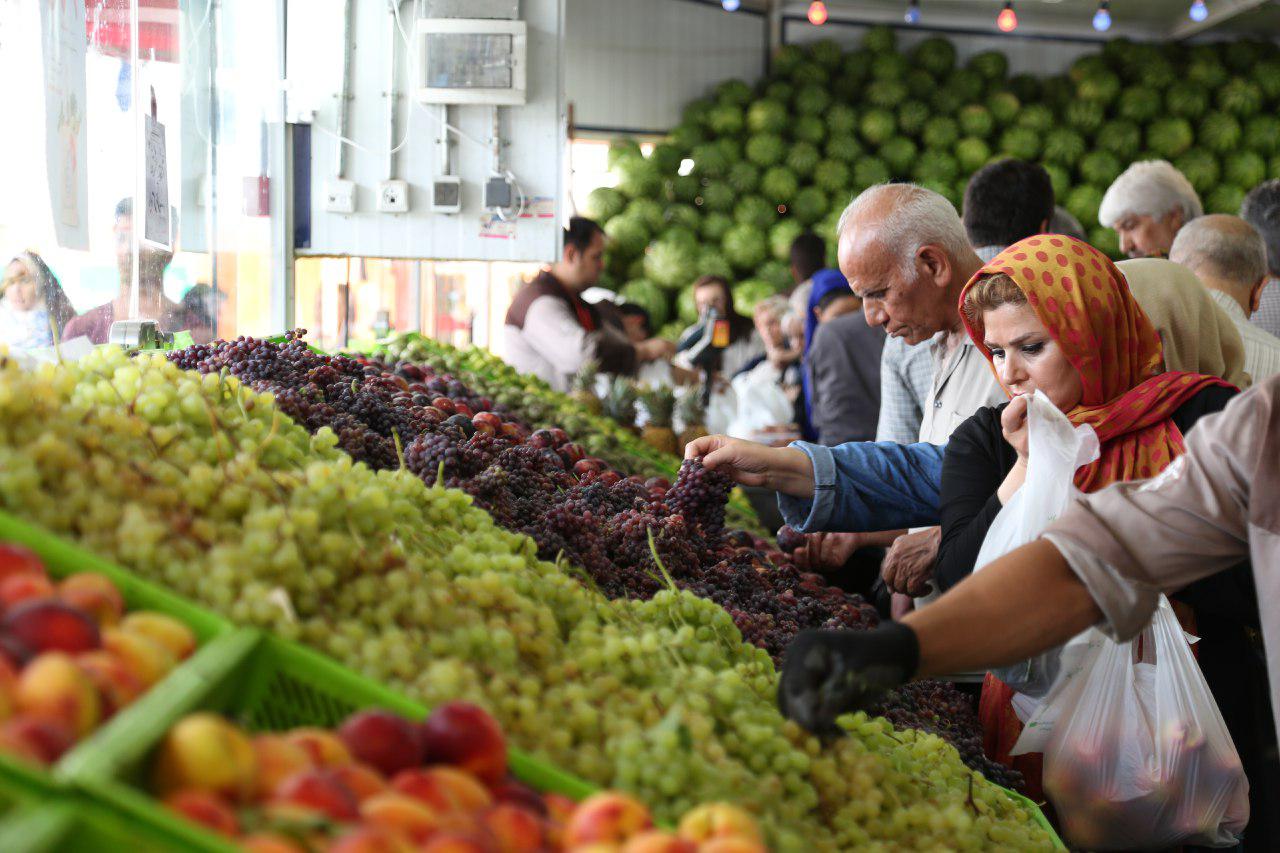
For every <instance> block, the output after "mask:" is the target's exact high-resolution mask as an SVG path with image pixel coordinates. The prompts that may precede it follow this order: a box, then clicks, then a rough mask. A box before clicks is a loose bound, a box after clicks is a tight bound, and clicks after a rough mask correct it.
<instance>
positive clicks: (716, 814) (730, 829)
mask: <svg viewBox="0 0 1280 853" xmlns="http://www.w3.org/2000/svg"><path fill="white" fill-rule="evenodd" d="M677 831H678V832H679V834H680V837H681V838H687V839H689V840H690V841H698V842H702V841H710V840H711V839H713V838H742V839H745V840H747V841H754V842H756V843H763V842H764V835H763V834H761V832H760V825H759V824H758V823H756V819H755V818H753V817H752V816H751V815H750V814H748V813H747V812H746V811H744V810H743V809H741V808H739V807H738V806H735V805H731V804H730V803H705V804H703V805H701V806H698V807H697V808H694V809H690V810H689V811H688V812H686V813H685V816H684V817H682V818H680V826H679V827H677Z"/></svg>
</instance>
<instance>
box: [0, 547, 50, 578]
mask: <svg viewBox="0 0 1280 853" xmlns="http://www.w3.org/2000/svg"><path fill="white" fill-rule="evenodd" d="M44 573H45V571H44V563H43V562H41V560H40V558H39V557H37V556H36V555H35V552H34V551H32V550H31V549H30V548H24V547H22V546H21V545H14V544H12V543H10V542H4V543H0V580H3V579H4V578H7V577H10V576H12V575H18V574H36V575H43V574H44Z"/></svg>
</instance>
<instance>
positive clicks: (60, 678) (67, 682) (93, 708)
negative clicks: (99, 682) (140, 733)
mask: <svg viewBox="0 0 1280 853" xmlns="http://www.w3.org/2000/svg"><path fill="white" fill-rule="evenodd" d="M16 699H17V706H18V709H19V710H20V711H22V712H23V713H25V714H30V715H32V716H33V717H43V718H46V719H51V720H57V721H58V722H60V723H64V724H65V725H66V726H67V727H68V728H69V729H70V730H71V732H72V733H73V734H74V735H75V736H76V737H83V736H85V735H86V734H88V733H89V732H91V731H93V729H94V727H95V726H97V725H98V723H99V722H100V721H101V720H102V700H101V699H99V698H98V691H97V689H96V688H95V687H94V686H93V682H92V681H90V680H89V677H88V676H87V675H85V674H84V672H83V671H82V670H81V669H80V667H78V666H76V662H75V661H74V660H72V658H71V656H70V655H65V654H63V653H62V652H46V653H45V654H42V655H40V657H38V658H36V659H35V660H33V661H32V662H31V663H29V664H27V666H26V668H25V669H23V670H22V674H21V675H19V676H18V688H17V693H16Z"/></svg>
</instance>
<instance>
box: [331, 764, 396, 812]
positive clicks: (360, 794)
mask: <svg viewBox="0 0 1280 853" xmlns="http://www.w3.org/2000/svg"><path fill="white" fill-rule="evenodd" d="M330 769H331V770H333V772H334V773H335V774H336V775H337V777H338V778H339V779H340V780H342V784H344V785H346V786H347V787H348V788H350V789H351V793H353V794H355V795H356V801H357V802H361V803H363V802H364V801H365V800H367V799H369V798H370V797H372V796H374V795H375V794H381V793H383V792H384V791H389V790H391V789H390V786H389V785H388V784H387V780H386V777H384V776H383V775H382V774H380V773H379V772H378V771H376V770H374V769H373V768H372V767H370V766H369V765H367V764H360V763H359V762H356V763H355V764H340V765H338V766H337V767H332V768H330Z"/></svg>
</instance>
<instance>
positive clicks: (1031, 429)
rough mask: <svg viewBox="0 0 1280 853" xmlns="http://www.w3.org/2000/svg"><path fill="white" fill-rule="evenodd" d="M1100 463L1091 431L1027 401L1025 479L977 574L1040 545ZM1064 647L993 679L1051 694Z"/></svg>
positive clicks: (1035, 399)
mask: <svg viewBox="0 0 1280 853" xmlns="http://www.w3.org/2000/svg"><path fill="white" fill-rule="evenodd" d="M1097 458H1098V436H1097V434H1096V433H1094V431H1093V428H1092V427H1090V426H1078V427H1077V426H1074V425H1072V423H1071V421H1069V420H1068V419H1067V416H1066V415H1064V414H1062V412H1060V411H1058V409H1057V408H1056V407H1055V406H1054V405H1053V403H1052V402H1050V400H1049V398H1048V397H1046V396H1045V395H1044V393H1042V392H1040V391H1037V392H1035V394H1033V395H1032V396H1031V397H1029V398H1028V400H1027V476H1026V479H1025V480H1024V481H1023V483H1022V488H1020V489H1018V491H1017V492H1015V493H1014V495H1013V497H1012V498H1010V500H1009V502H1008V503H1007V504H1005V505H1004V507H1003V508H1002V509H1001V510H1000V512H999V514H998V515H996V518H995V521H994V522H992V524H991V529H989V530H988V531H987V536H986V538H985V539H983V541H982V548H981V549H980V550H979V551H978V559H977V561H976V562H975V563H974V571H979V570H981V569H982V568H983V567H984V566H986V565H987V564H989V563H991V562H992V561H994V560H996V559H998V558H1000V557H1003V556H1004V555H1005V554H1007V553H1009V552H1010V551H1013V550H1014V549H1016V548H1019V547H1021V546H1023V545H1025V544H1027V543H1028V542H1030V541H1032V540H1033V539H1036V538H1038V537H1039V536H1040V534H1041V533H1043V532H1044V529H1045V528H1046V527H1048V526H1049V524H1050V523H1051V522H1052V521H1053V520H1054V519H1056V518H1057V517H1058V516H1059V515H1060V514H1061V513H1062V511H1063V510H1064V509H1066V508H1067V507H1068V506H1069V505H1070V504H1071V502H1072V501H1074V500H1075V498H1076V497H1077V496H1078V495H1079V494H1080V492H1079V490H1078V489H1076V487H1075V472H1076V469H1077V468H1079V467H1080V466H1081V465H1087V464H1089V463H1090V462H1092V461H1093V460H1094V459H1097ZM1061 651H1062V647H1059V648H1057V649H1051V650H1050V651H1047V652H1045V653H1044V654H1041V655H1039V656H1037V657H1035V658H1032V659H1031V660H1029V661H1023V662H1021V663H1017V664H1013V665H1011V666H1006V667H999V668H996V669H993V670H992V674H993V675H995V676H996V677H997V678H999V679H1000V680H1001V681H1003V682H1004V683H1005V684H1008V685H1009V686H1010V687H1012V688H1013V689H1014V690H1017V691H1019V692H1020V693H1024V694H1026V695H1028V696H1031V697H1033V698H1040V697H1042V696H1044V695H1045V694H1046V693H1048V692H1049V688H1050V687H1051V686H1052V684H1053V681H1054V678H1055V677H1056V676H1057V673H1058V669H1059V656H1060V654H1061Z"/></svg>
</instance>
